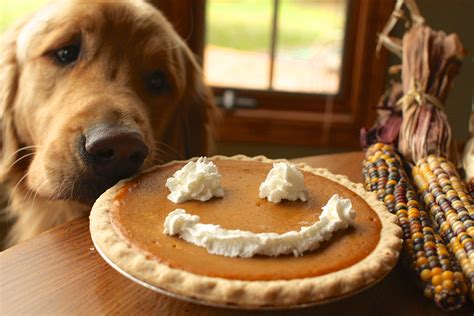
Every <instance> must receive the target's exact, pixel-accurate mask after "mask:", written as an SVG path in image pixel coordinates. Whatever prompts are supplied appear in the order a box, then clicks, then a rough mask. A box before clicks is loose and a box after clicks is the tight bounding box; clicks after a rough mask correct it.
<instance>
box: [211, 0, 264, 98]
mask: <svg viewBox="0 0 474 316" xmlns="http://www.w3.org/2000/svg"><path fill="white" fill-rule="evenodd" d="M206 10H207V16H206V24H207V25H206V30H207V34H206V47H205V52H204V71H205V74H206V78H207V81H208V82H209V83H210V84H212V85H214V86H230V87H238V88H250V89H268V85H269V72H270V57H269V51H270V39H271V21H272V14H273V0H208V1H207V9H206Z"/></svg>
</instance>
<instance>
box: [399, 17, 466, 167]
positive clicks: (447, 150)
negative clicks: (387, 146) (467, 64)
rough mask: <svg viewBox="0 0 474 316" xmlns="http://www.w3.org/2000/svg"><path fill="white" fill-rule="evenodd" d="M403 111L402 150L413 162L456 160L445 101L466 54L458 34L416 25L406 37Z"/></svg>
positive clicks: (400, 138) (403, 66)
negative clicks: (436, 158) (435, 158)
mask: <svg viewBox="0 0 474 316" xmlns="http://www.w3.org/2000/svg"><path fill="white" fill-rule="evenodd" d="M402 51H403V59H402V84H403V92H404V96H403V97H402V99H400V101H399V106H400V107H401V109H402V112H403V121H402V125H401V129H400V137H399V143H398V148H399V150H400V152H401V153H402V154H403V155H404V156H405V158H407V159H408V160H409V161H412V162H415V161H418V160H419V159H420V158H423V157H426V156H428V155H430V154H435V155H437V156H445V157H451V158H452V157H453V156H452V154H451V153H452V152H453V149H454V148H453V144H452V138H451V128H450V126H449V123H448V119H447V117H446V114H445V113H444V106H443V104H444V102H445V100H446V96H447V94H448V91H449V89H450V87H451V82H452V80H453V78H454V76H455V75H456V74H457V73H458V71H459V68H460V66H461V59H462V58H463V56H464V54H465V52H464V48H463V46H462V44H461V41H460V39H459V37H458V36H457V34H450V35H446V33H444V32H442V31H433V30H432V29H431V28H430V27H429V26H426V25H414V26H412V27H411V28H410V30H408V31H407V32H406V33H405V35H404V36H403V48H402Z"/></svg>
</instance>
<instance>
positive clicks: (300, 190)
mask: <svg viewBox="0 0 474 316" xmlns="http://www.w3.org/2000/svg"><path fill="white" fill-rule="evenodd" d="M259 196H260V198H262V199H264V198H267V200H268V201H270V202H273V203H280V201H281V200H282V199H286V200H290V201H296V200H298V199H299V200H301V201H306V200H307V199H308V191H307V190H306V187H305V186H304V178H303V173H301V171H299V170H298V169H297V168H296V166H294V165H292V164H288V163H284V162H278V163H274V164H273V168H272V170H270V172H268V175H267V178H266V179H265V181H264V182H262V184H261V185H260V193H259Z"/></svg>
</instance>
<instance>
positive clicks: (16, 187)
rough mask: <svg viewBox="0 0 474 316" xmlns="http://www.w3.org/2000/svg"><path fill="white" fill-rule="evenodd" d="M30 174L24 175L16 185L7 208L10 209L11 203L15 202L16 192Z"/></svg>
mask: <svg viewBox="0 0 474 316" xmlns="http://www.w3.org/2000/svg"><path fill="white" fill-rule="evenodd" d="M29 174H30V173H29V172H27V173H25V174H24V175H23V177H21V178H20V180H18V182H17V183H16V185H15V186H14V187H13V190H12V192H11V194H10V197H9V198H8V202H7V208H9V207H10V205H11V203H12V202H13V197H14V196H15V192H16V190H17V189H18V187H19V186H20V184H21V183H22V182H23V181H24V180H25V179H26V178H27V177H28V175H29Z"/></svg>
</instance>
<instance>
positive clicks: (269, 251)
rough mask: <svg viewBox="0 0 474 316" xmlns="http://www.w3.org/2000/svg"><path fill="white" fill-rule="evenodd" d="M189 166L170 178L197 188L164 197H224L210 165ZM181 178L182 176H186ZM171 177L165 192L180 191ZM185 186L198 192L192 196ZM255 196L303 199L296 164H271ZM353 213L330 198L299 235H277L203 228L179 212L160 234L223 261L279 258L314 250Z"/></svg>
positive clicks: (305, 194) (273, 199)
mask: <svg viewBox="0 0 474 316" xmlns="http://www.w3.org/2000/svg"><path fill="white" fill-rule="evenodd" d="M192 163H193V164H195V165H190V164H191V163H188V164H187V165H186V166H184V167H183V168H182V169H181V170H179V171H177V172H176V173H175V174H174V176H173V177H172V178H170V179H173V178H174V179H176V178H178V179H191V181H188V182H186V181H181V183H185V184H186V183H189V182H191V183H192V182H193V181H195V182H197V183H198V184H199V185H196V184H192V185H189V184H188V185H182V187H185V188H186V190H181V191H184V192H185V193H183V194H182V193H180V194H181V195H178V194H176V193H175V192H181V191H179V190H178V191H175V192H173V191H172V192H171V194H170V195H169V196H168V198H169V199H170V200H172V201H173V199H171V198H170V196H172V195H173V194H175V197H177V198H176V199H175V200H176V201H184V200H183V199H182V198H181V197H182V196H188V197H189V196H191V197H193V196H194V197H196V196H197V197H202V196H205V199H200V198H195V199H200V200H201V201H206V200H208V199H210V198H211V197H212V196H218V197H222V196H223V189H222V188H221V187H220V174H219V173H218V171H217V167H216V166H215V165H214V164H213V163H212V162H207V160H206V158H200V159H199V160H198V161H197V162H196V163H194V162H192ZM199 164H201V165H199ZM202 164H204V165H202ZM210 164H212V165H210ZM197 170H199V171H197ZM183 174H185V175H186V176H185V177H184V176H183ZM217 175H218V176H217ZM212 177H214V178H212ZM210 178H211V179H213V180H210ZM170 179H168V181H167V183H166V186H167V187H168V188H170V187H172V188H176V187H178V186H175V185H170V186H169V183H170V182H171V181H176V180H170ZM216 179H219V181H217V180H216ZM217 182H218V183H219V185H218V186H217V185H216V184H217ZM206 185H209V187H206ZM189 188H198V189H197V190H196V191H195V192H194V191H192V190H189ZM170 190H171V188H170ZM202 192H204V193H205V194H202ZM212 192H218V194H217V195H213V193H212ZM259 196H260V198H267V199H268V201H269V202H272V203H279V202H280V201H281V200H282V199H287V200H290V201H295V200H298V199H300V200H302V201H307V199H308V191H307V190H306V188H305V187H304V179H303V174H302V173H301V171H299V170H298V169H297V168H296V167H295V166H294V165H290V164H287V163H283V162H280V163H276V164H274V167H273V169H272V170H271V171H270V172H269V173H268V175H267V178H266V180H265V181H264V182H263V183H262V184H261V186H260V192H259ZM173 202H174V201H173ZM175 203H179V202H175ZM355 215H356V214H355V211H354V210H353V209H352V203H351V201H350V200H349V199H344V198H341V197H340V196H338V195H337V194H334V195H333V196H332V197H331V198H330V199H329V201H328V202H327V204H326V205H325V206H324V207H323V211H322V213H321V215H320V216H319V220H318V221H317V222H315V223H314V224H312V225H310V226H304V227H301V229H300V230H298V231H289V232H286V233H283V234H277V233H254V232H250V231H244V230H239V229H234V230H229V229H225V228H222V227H221V226H219V225H215V224H203V223H200V217H199V216H197V215H193V214H189V213H187V212H186V210H184V209H181V208H178V209H176V210H174V211H172V212H170V213H169V214H168V216H167V217H166V219H165V221H164V225H163V233H164V234H167V235H170V236H175V235H177V236H179V237H180V238H182V239H184V240H186V241H187V242H190V243H192V244H194V245H196V246H199V247H204V248H206V249H207V251H208V252H209V253H212V254H217V255H222V256H227V257H241V258H249V257H252V256H254V255H266V256H279V255H285V254H293V255H295V256H301V255H303V253H304V252H306V251H311V250H315V249H317V248H318V247H319V246H320V244H321V242H324V241H326V240H328V239H330V238H331V236H332V235H333V233H334V232H335V231H337V230H340V229H345V228H347V227H348V226H350V225H351V224H352V223H353V222H354V218H355Z"/></svg>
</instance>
